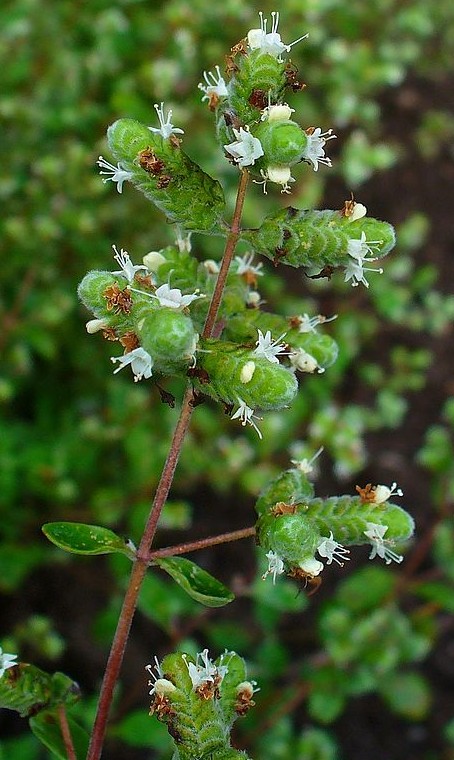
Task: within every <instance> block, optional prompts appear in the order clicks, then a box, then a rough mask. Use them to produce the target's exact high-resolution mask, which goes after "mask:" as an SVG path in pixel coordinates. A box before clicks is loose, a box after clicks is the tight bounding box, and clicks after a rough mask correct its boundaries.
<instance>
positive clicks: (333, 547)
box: [317, 531, 350, 567]
mask: <svg viewBox="0 0 454 760" xmlns="http://www.w3.org/2000/svg"><path fill="white" fill-rule="evenodd" d="M317 551H318V553H319V554H320V556H321V557H326V564H327V565H330V564H331V562H333V560H334V562H337V564H338V565H340V566H341V567H343V566H344V563H343V562H342V560H346V559H347V560H349V559H350V557H347V554H350V549H346V548H345V546H342V544H339V543H338V542H337V541H334V537H333V533H332V531H330V534H329V537H328V538H322V541H321V543H320V544H319V545H318V546H317Z"/></svg>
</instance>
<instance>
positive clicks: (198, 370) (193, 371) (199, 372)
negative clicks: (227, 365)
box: [186, 367, 210, 385]
mask: <svg viewBox="0 0 454 760" xmlns="http://www.w3.org/2000/svg"><path fill="white" fill-rule="evenodd" d="M186 374H187V376H188V377H196V378H197V380H198V381H199V382H200V383H202V385H206V384H207V383H209V382H210V376H209V374H208V372H207V371H206V369H203V367H189V369H188V371H187V372H186Z"/></svg>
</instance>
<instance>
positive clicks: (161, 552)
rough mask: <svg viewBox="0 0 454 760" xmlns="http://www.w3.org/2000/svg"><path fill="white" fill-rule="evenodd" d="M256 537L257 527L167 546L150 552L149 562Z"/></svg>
mask: <svg viewBox="0 0 454 760" xmlns="http://www.w3.org/2000/svg"><path fill="white" fill-rule="evenodd" d="M250 536H255V526H254V525H252V526H251V527H250V528H241V530H233V531H231V532H230V533H221V534H220V535H219V536H209V537H208V538H200V539H199V540H198V541H190V542H188V543H186V544H178V545H177V546H166V547H165V549H158V550H157V551H155V552H150V554H149V556H148V560H149V562H152V561H153V560H154V559H160V558H161V557H175V556H176V555H178V554H187V553H188V552H197V551H199V550H200V549H206V548H207V547H208V546H216V544H226V543H228V542H229V541H239V540H240V539H241V538H250Z"/></svg>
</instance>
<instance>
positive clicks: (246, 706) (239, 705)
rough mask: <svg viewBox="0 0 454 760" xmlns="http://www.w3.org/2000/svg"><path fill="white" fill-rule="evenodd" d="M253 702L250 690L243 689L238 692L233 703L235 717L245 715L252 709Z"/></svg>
mask: <svg viewBox="0 0 454 760" xmlns="http://www.w3.org/2000/svg"><path fill="white" fill-rule="evenodd" d="M254 705H255V702H254V700H253V699H252V693H251V690H250V689H243V690H242V691H240V692H238V694H237V697H236V702H235V712H236V714H237V715H241V716H243V715H246V713H247V712H249V710H250V709H251V707H254Z"/></svg>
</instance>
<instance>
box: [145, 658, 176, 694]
mask: <svg viewBox="0 0 454 760" xmlns="http://www.w3.org/2000/svg"><path fill="white" fill-rule="evenodd" d="M154 661H155V664H154V665H146V666H145V670H148V672H149V674H150V676H151V678H152V680H151V681H148V686H151V689H150V691H149V692H148V693H149V694H150V696H152V695H153V694H163V695H164V696H165V695H167V694H171V693H172V692H173V691H176V686H175V685H174V684H173V683H172V681H169V679H168V678H164V674H163V672H162V668H161V666H160V664H159V661H158V658H157V657H155V658H154ZM153 670H156V673H157V675H155V674H154V673H153Z"/></svg>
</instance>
